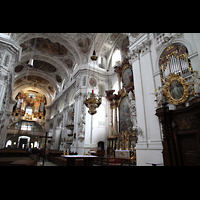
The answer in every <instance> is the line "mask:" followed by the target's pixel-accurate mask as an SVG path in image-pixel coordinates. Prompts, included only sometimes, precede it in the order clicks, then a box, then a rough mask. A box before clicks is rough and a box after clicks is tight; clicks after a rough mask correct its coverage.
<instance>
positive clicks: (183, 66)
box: [159, 44, 193, 84]
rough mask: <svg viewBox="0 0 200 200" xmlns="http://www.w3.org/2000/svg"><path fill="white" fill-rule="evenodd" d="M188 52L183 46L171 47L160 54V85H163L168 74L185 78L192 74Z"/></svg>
mask: <svg viewBox="0 0 200 200" xmlns="http://www.w3.org/2000/svg"><path fill="white" fill-rule="evenodd" d="M187 56H188V50H187V48H186V47H185V46H183V45H175V44H174V45H171V46H169V47H167V48H166V49H165V50H164V52H163V53H162V54H161V56H160V59H159V67H160V71H161V79H162V83H163V84H165V81H166V79H167V76H168V75H169V74H173V73H175V74H179V75H180V76H182V77H186V76H188V75H190V74H191V73H193V70H192V66H191V62H190V60H189V59H188V57H187Z"/></svg>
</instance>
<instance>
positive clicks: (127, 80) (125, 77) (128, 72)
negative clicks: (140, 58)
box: [122, 63, 134, 92]
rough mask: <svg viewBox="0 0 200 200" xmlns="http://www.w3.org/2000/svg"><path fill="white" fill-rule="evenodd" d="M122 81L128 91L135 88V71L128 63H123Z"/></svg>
mask: <svg viewBox="0 0 200 200" xmlns="http://www.w3.org/2000/svg"><path fill="white" fill-rule="evenodd" d="M122 82H123V86H124V88H125V89H126V91H127V92H128V91H132V90H133V89H134V81H133V71H132V67H131V65H130V64H128V63H126V64H124V65H123V71H122Z"/></svg>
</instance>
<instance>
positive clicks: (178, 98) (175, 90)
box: [163, 74, 189, 105]
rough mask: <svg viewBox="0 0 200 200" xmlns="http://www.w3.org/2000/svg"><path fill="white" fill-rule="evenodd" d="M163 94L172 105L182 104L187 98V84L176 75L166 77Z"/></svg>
mask: <svg viewBox="0 0 200 200" xmlns="http://www.w3.org/2000/svg"><path fill="white" fill-rule="evenodd" d="M163 93H164V94H165V96H166V97H167V99H168V100H169V103H172V104H174V105H179V104H183V103H184V102H185V101H186V100H187V99H188V96H189V84H188V82H187V81H186V80H185V79H184V78H183V77H181V76H179V75H178V74H172V75H169V76H168V77H167V82H166V86H163Z"/></svg>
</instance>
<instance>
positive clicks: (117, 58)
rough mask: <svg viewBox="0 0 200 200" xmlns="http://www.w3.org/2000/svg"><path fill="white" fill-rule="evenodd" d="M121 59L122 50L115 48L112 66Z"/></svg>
mask: <svg viewBox="0 0 200 200" xmlns="http://www.w3.org/2000/svg"><path fill="white" fill-rule="evenodd" d="M118 61H121V52H120V50H119V49H117V50H115V52H114V53H113V56H112V67H114V65H115V64H116V62H118Z"/></svg>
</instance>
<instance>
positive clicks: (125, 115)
mask: <svg viewBox="0 0 200 200" xmlns="http://www.w3.org/2000/svg"><path fill="white" fill-rule="evenodd" d="M132 126H133V124H132V122H131V112H130V108H129V106H128V96H127V95H126V96H124V97H123V99H122V100H121V101H120V104H119V130H120V133H122V131H123V132H124V131H126V130H127V131H128V133H130V132H132Z"/></svg>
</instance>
